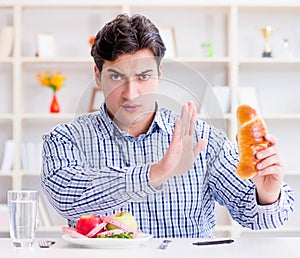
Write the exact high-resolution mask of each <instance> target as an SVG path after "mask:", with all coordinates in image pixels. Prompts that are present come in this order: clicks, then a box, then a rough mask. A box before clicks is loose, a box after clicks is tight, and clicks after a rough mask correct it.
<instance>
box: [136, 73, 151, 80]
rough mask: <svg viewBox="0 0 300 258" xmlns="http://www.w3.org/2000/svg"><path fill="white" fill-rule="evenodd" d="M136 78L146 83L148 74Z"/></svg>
mask: <svg viewBox="0 0 300 258" xmlns="http://www.w3.org/2000/svg"><path fill="white" fill-rule="evenodd" d="M138 78H139V79H140V80H142V81H147V80H148V79H149V78H150V74H147V73H145V74H141V75H139V76H138Z"/></svg>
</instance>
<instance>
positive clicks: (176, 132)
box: [171, 118, 181, 142]
mask: <svg viewBox="0 0 300 258" xmlns="http://www.w3.org/2000/svg"><path fill="white" fill-rule="evenodd" d="M180 136H181V119H180V118H177V119H176V121H175V127H174V132H173V136H172V140H171V142H172V141H173V139H175V140H177V139H179V138H180Z"/></svg>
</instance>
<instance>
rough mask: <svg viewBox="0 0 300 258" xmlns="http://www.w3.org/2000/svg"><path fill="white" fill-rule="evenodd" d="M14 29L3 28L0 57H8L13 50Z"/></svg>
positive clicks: (10, 27) (9, 27)
mask: <svg viewBox="0 0 300 258" xmlns="http://www.w3.org/2000/svg"><path fill="white" fill-rule="evenodd" d="M13 39H14V29H13V27H12V26H4V27H3V28H2V31H1V37H0V57H9V56H10V55H11V52H12V48H13V41H14V40H13Z"/></svg>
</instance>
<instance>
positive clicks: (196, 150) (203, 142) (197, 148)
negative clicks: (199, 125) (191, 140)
mask: <svg viewBox="0 0 300 258" xmlns="http://www.w3.org/2000/svg"><path fill="white" fill-rule="evenodd" d="M206 145H207V141H206V140H205V139H201V140H200V141H199V142H197V144H196V146H195V147H194V149H193V152H194V157H195V158H197V157H198V156H199V154H200V152H201V151H203V150H204V149H205V147H206Z"/></svg>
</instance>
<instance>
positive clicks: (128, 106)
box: [123, 104, 141, 113]
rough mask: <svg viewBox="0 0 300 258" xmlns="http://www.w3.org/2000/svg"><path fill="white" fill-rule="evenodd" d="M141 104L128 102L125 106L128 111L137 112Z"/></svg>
mask: <svg viewBox="0 0 300 258" xmlns="http://www.w3.org/2000/svg"><path fill="white" fill-rule="evenodd" d="M140 106H141V105H139V104H126V105H123V108H124V109H125V110H126V111H127V112H130V113H132V112H135V111H137V110H138V109H139V108H140Z"/></svg>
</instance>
